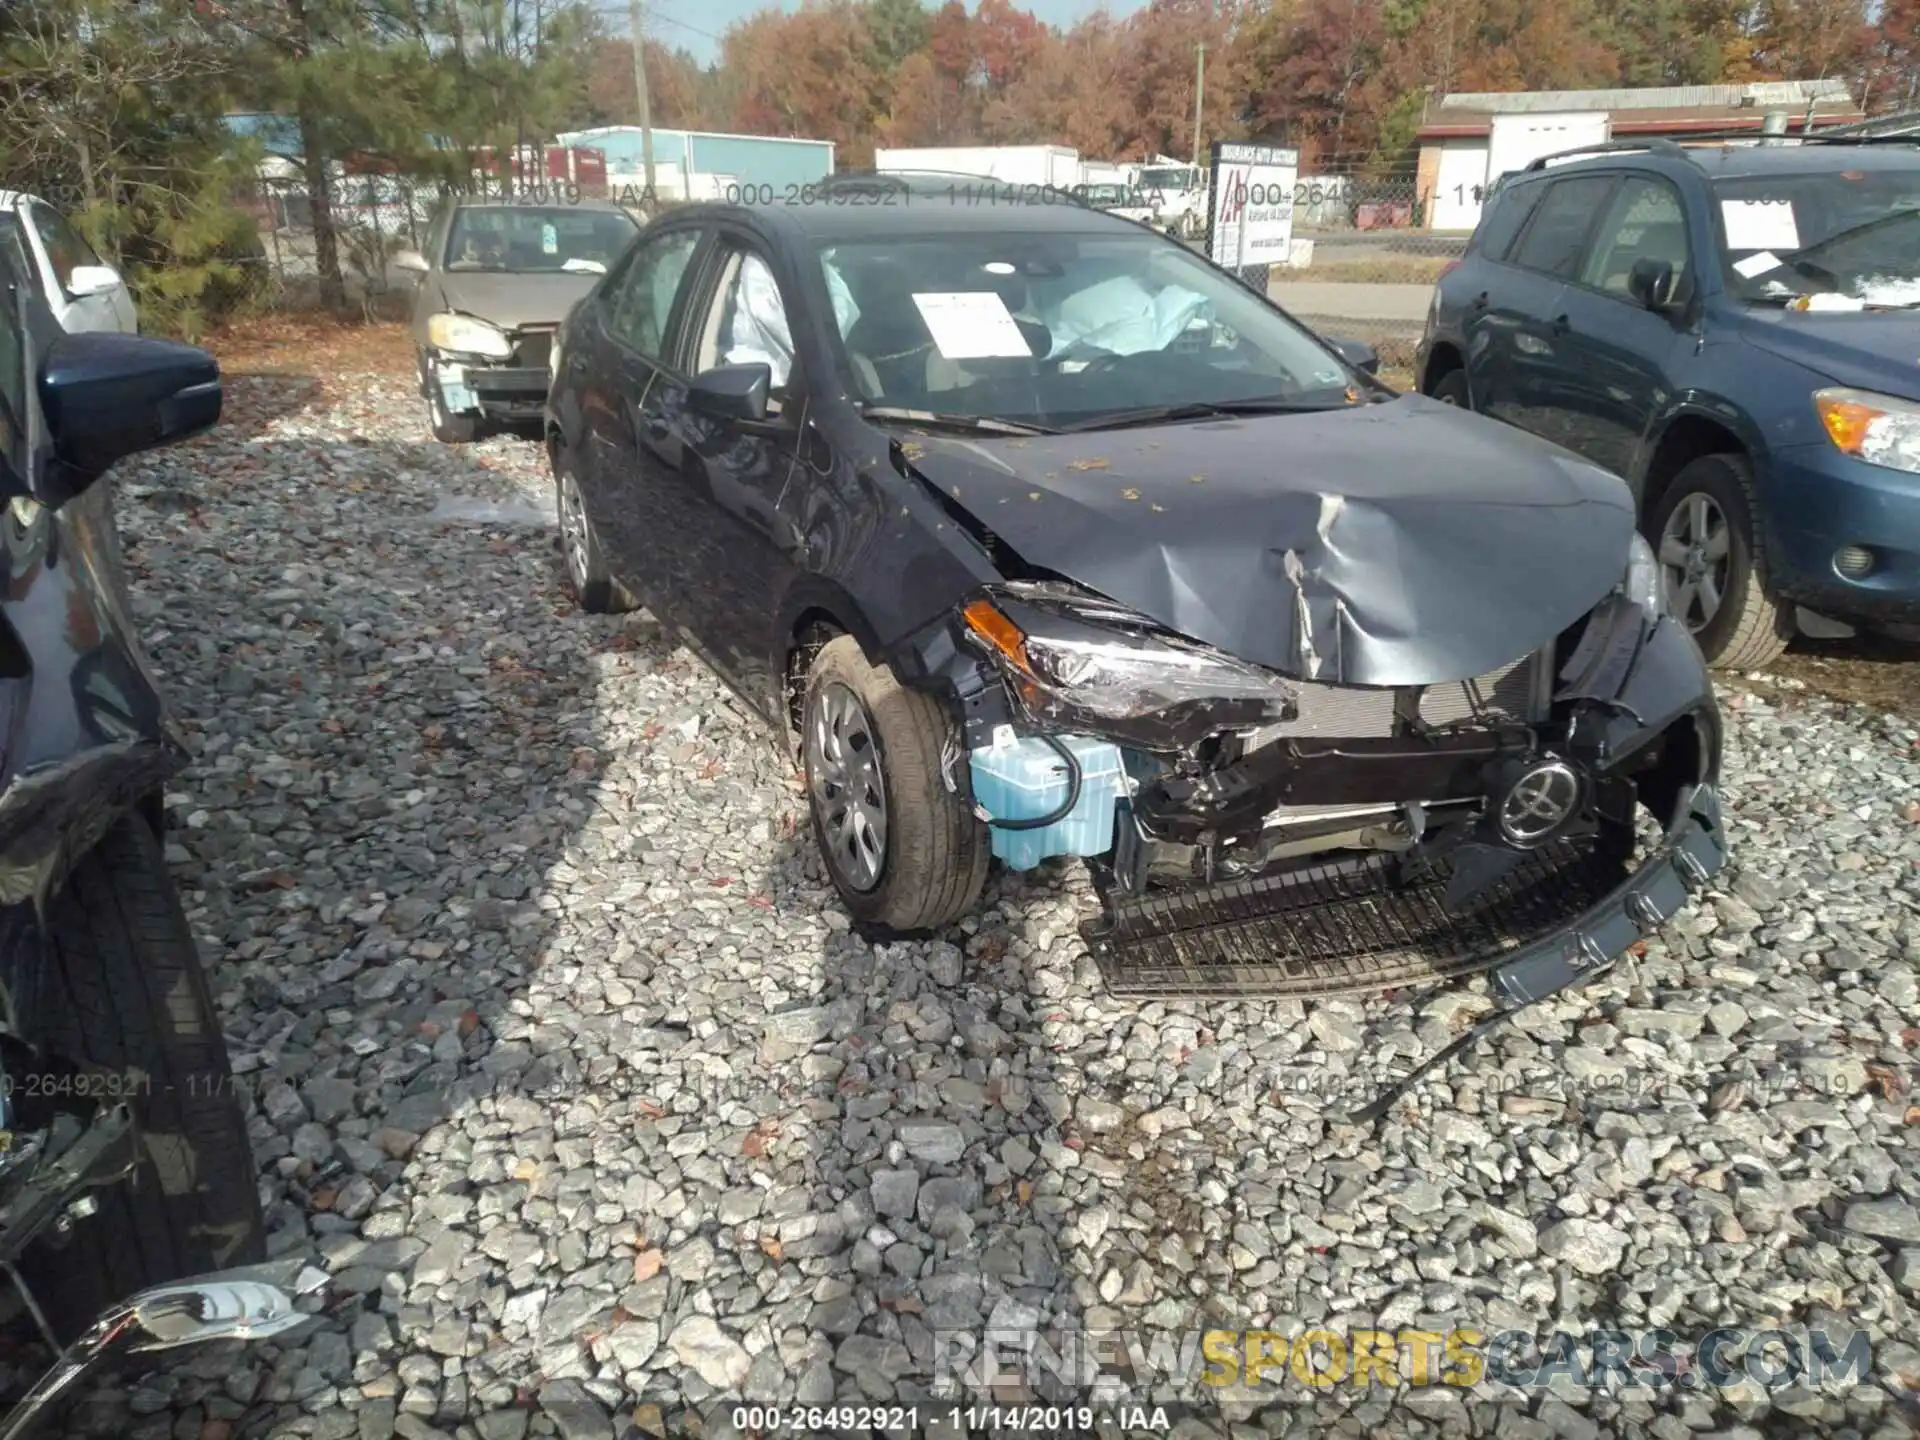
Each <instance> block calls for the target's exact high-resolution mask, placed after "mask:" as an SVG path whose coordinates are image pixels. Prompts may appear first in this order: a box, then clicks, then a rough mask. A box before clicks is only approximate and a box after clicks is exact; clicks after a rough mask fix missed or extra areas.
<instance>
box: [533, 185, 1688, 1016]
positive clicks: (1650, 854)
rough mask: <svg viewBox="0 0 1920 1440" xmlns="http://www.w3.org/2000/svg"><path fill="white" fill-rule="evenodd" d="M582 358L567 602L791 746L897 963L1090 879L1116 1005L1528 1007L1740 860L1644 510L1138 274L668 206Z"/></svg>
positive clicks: (835, 855)
mask: <svg viewBox="0 0 1920 1440" xmlns="http://www.w3.org/2000/svg"><path fill="white" fill-rule="evenodd" d="M852 194H853V195H854V196H868V197H872V196H875V195H879V196H880V199H884V198H885V196H884V194H882V193H881V188H880V187H875V186H869V187H867V188H866V189H863V190H856V191H853V192H852ZM564 350H565V356H566V358H565V362H564V364H563V366H562V368H561V370H560V372H559V373H558V374H557V375H556V376H555V380H554V390H553V398H552V402H551V415H550V422H549V434H548V441H549V445H550V449H551V456H552V463H553V471H554V476H555V482H556V489H557V493H558V503H559V510H560V519H561V530H562V537H563V547H564V551H565V556H566V567H567V571H568V575H569V578H570V581H571V584H572V587H573V588H574V590H575V591H576V592H577V593H578V595H579V597H580V599H581V601H582V602H583V603H584V605H585V606H586V608H588V609H590V610H606V609H615V608H621V607H623V606H626V605H630V604H634V603H644V604H645V605H646V606H647V607H648V608H649V609H650V610H652V612H653V613H654V614H655V616H656V617H657V618H658V619H660V620H661V621H662V622H663V623H665V624H667V625H669V626H671V627H673V628H675V629H676V630H677V631H678V632H679V633H680V634H682V635H684V636H685V637H686V638H687V639H688V640H689V641H690V643H691V644H692V645H694V646H695V647H696V648H697V649H698V650H699V652H700V653H701V654H703V655H704V656H705V657H706V658H707V660H708V661H709V662H710V663H711V664H712V665H713V666H714V668H715V669H716V670H717V671H718V672H719V673H720V674H721V675H722V676H723V677H724V678H725V679H726V680H727V681H728V682H729V683H730V684H731V685H732V686H733V687H734V688H735V689H736V690H737V691H738V692H739V693H740V695H741V696H743V697H744V698H745V699H746V701H747V702H748V703H749V704H751V705H752V706H754V707H755V708H756V709H757V710H759V711H760V713H762V714H763V715H764V716H765V717H766V718H767V719H768V720H769V721H770V722H771V723H772V724H773V725H774V726H775V727H777V728H779V729H781V730H783V731H784V733H785V735H786V737H787V738H788V740H789V741H790V743H791V744H792V745H793V747H794V748H795V750H797V752H798V756H799V759H800V762H801V764H802V766H803V768H804V771H805V777H806V788H807V794H808V798H809V803H810V805H811V810H812V819H813V828H814V832H815V835H816V838H817V840H818V843H819V847H820V850H821V852H822V853H823V855H824V856H825V859H826V864H827V868H828V870H829V872H830V874H831V877H832V881H833V883H834V885H835V886H836V887H837V889H838V891H839V893H840V895H841V897H842V898H843V900H844V901H845V903H846V905H847V907H848V909H849V910H850V911H851V912H852V914H853V915H854V916H855V917H856V919H857V920H858V921H859V922H860V923H861V924H862V925H864V926H866V927H869V928H870V929H871V930H872V931H874V932H876V933H889V932H912V931H920V930H925V929H928V928H930V927H936V926H940V925H943V924H945V923H947V922H949V921H952V920H954V919H955V918H957V917H959V916H961V915H963V914H964V913H965V912H966V911H967V909H968V907H969V906H971V905H972V904H973V903H974V901H975V899H976V897H977V896H978V894H979V892H980V889H981V886H982V883H983V880H984V877H985V875H986V871H987V866H988V861H989V858H990V857H998V858H999V859H1001V860H1002V861H1004V862H1005V863H1006V864H1008V865H1011V866H1014V867H1017V868H1026V867H1029V866H1032V865H1034V864H1037V863H1039V862H1040V861H1042V860H1044V859H1046V858H1048V857H1051V856H1055V855H1063V854H1076V855H1081V856H1084V857H1087V858H1088V859H1089V860H1090V861H1091V862H1092V864H1093V868H1094V875H1095V879H1096V881H1097V882H1098V888H1099V890H1100V893H1101V897H1102V914H1101V916H1100V918H1099V919H1098V920H1096V921H1093V922H1091V925H1090V929H1089V932H1088V934H1089V938H1090V941H1091V943H1092V946H1093V949H1094V953H1095V954H1096V956H1097V957H1098V958H1099V960H1100V963H1101V965H1102V968H1103V971H1104V972H1105V974H1106V977H1107V980H1108V983H1109V985H1110V986H1111V987H1112V988H1113V989H1114V990H1116V991H1119V992H1124V993H1141V994H1144V993H1167V992H1186V991H1209V990H1211V991H1216V992H1219V991H1228V992H1241V993H1246V992H1252V993H1266V994H1277V995H1303V994H1323V993H1327V992H1330V991H1338V990H1353V989H1381V988H1386V987H1388V986H1392V985H1398V984H1404V983H1412V982H1418V981H1423V980H1431V979H1435V978H1437V977H1441V976H1447V975H1454V974H1459V973H1463V972H1465V971H1469V970H1473V969H1477V968H1483V967H1486V966H1496V967H1498V968H1497V971H1496V976H1495V980H1496V985H1497V988H1498V991H1499V993H1500V994H1501V995H1502V996H1503V997H1505V998H1506V999H1507V1000H1508V1001H1509V1002H1511V1003H1516V1004H1517V1003H1521V1002H1522V1001H1525V1000H1527V999H1531V998H1535V997H1537V996H1539V995H1541V994H1545V993H1549V992H1551V991H1552V990H1555V989H1558V988H1560V987H1562V986H1564V985H1566V984H1569V983H1572V982H1573V981H1575V980H1576V979H1578V978H1580V977H1582V976H1584V975H1588V974H1591V973H1594V972H1595V971H1596V970H1598V969H1600V968H1603V967H1604V966H1605V965H1606V963H1607V962H1608V961H1610V960H1611V959H1612V958H1613V957H1614V956H1616V955H1618V954H1619V953H1620V952H1621V951H1623V950H1624V949H1626V948H1627V947H1628V946H1629V945H1630V944H1632V943H1633V942H1634V941H1635V940H1637V939H1638V937H1639V936H1640V935H1641V934H1642V933H1643V932H1644V931H1648V930H1651V929H1653V928H1654V927H1657V926H1658V925H1659V924H1660V923H1661V921H1662V920H1663V919H1664V917H1666V916H1667V915H1670V914H1671V913H1673V911H1674V910H1675V909H1676V908H1677V907H1678V906H1679V905H1680V904H1681V902H1682V900H1683V898H1684V894H1685V888H1686V886H1687V885H1689V884H1697V883H1699V882H1701V881H1703V880H1704V879H1705V877H1706V876H1707V875H1708V874H1709V873H1711V872H1712V871H1713V870H1714V869H1716V868H1717V867H1718V866H1719V864H1720V862H1721V856H1722V849H1721V847H1722V842H1723V837H1722V834H1721V827H1720V822H1719V819H1718V813H1717V809H1716V802H1715V786H1716V783H1717V777H1718V767H1719V757H1720V724H1719V718H1718V712H1717V710H1716V708H1715V704H1714V699H1713V693H1712V689H1711V687H1710V686H1709V684H1708V681H1707V674H1706V670H1705V667H1704V666H1703V664H1702V663H1701V659H1700V655H1699V651H1698V649H1697V648H1696V647H1695V645H1694V643H1693V641H1692V640H1691V639H1690V638H1689V637H1688V635H1687V633H1686V631H1685V629H1684V627H1682V626H1681V625H1679V624H1677V623H1676V622H1674V621H1673V620H1672V619H1671V618H1669V617H1668V616H1667V615H1666V614H1665V612H1664V609H1663V607H1662V603H1661V596H1660V590H1659V587H1658V584H1657V580H1656V574H1655V569H1654V565H1653V562H1652V559H1651V557H1650V555H1649V554H1648V553H1647V550H1646V547H1645V545H1644V543H1643V542H1641V541H1640V540H1639V539H1638V538H1637V537H1636V536H1635V533H1634V524H1633V506H1632V501H1631V497H1630V496H1629V495H1628V493H1627V490H1626V487H1625V486H1624V485H1623V484H1622V483H1621V482H1620V481H1619V480H1618V479H1617V478H1616V477H1614V476H1612V475H1609V474H1607V473H1606V472H1605V471H1603V470H1601V469H1600V468H1598V467H1597V466H1595V465H1593V464H1591V463H1589V462H1587V461H1584V460H1581V459H1579V458H1578V457H1576V456H1573V455H1570V454H1568V453H1567V452H1565V451H1563V450H1560V449H1558V448H1556V447H1554V446H1551V445H1548V444H1545V443H1544V442H1541V441H1538V440H1533V439H1531V438H1528V437H1526V436H1524V435H1521V434H1520V433H1519V432H1517V431H1514V430H1512V429H1509V428H1507V427H1503V426H1499V425H1495V424H1493V423H1491V422H1489V421H1486V420H1484V419H1482V418H1480V417H1478V416H1474V415H1470V414H1466V413H1464V412H1462V411H1460V410H1458V409H1454V408H1450V407H1448V406H1444V405H1441V404H1438V403H1436V402H1434V401H1433V400H1430V399H1426V398H1423V397H1420V396H1399V395H1395V394H1394V393H1393V392H1391V391H1390V390H1388V389H1386V388H1385V387H1384V386H1381V385H1379V384H1378V383H1377V382H1376V381H1374V380H1373V379H1372V378H1371V377H1370V376H1369V375H1368V374H1366V373H1364V371H1363V370H1362V369H1360V368H1357V367H1356V366H1354V365H1352V364H1350V363H1349V362H1348V361H1347V360H1345V359H1344V358H1343V357H1342V352H1341V351H1340V350H1339V349H1337V348H1335V347H1334V346H1333V345H1331V344H1329V343H1327V342H1323V341H1321V340H1320V339H1318V338H1317V337H1316V336H1314V335H1313V334H1312V333H1310V332H1309V331H1307V330H1305V329H1303V328H1302V327H1300V326H1299V325H1297V324H1295V323H1294V322H1293V321H1292V320H1290V319H1289V318H1288V317H1287V316H1285V315H1284V314H1283V313H1281V312H1280V311H1279V310H1277V309H1276V308H1274V307H1273V306H1272V305H1271V304H1270V303H1268V302H1267V301H1266V300H1265V299H1264V298H1263V297H1260V296H1257V295H1256V294H1255V293H1253V292H1252V291H1251V290H1249V289H1248V288H1246V287H1245V286H1243V285H1241V284H1239V283H1238V282H1237V281H1235V280H1234V279H1232V278H1231V277H1229V276H1227V275H1225V274H1223V273H1222V272H1220V271H1219V270H1216V269H1214V268H1213V267H1211V266H1209V265H1208V264H1206V262H1205V261H1203V260H1201V259H1200V258H1199V257H1197V256H1195V255H1194V254H1193V253H1192V252H1191V251H1190V250H1189V249H1188V248H1187V247H1185V246H1182V245H1180V244H1177V243H1175V242H1173V241H1171V240H1169V239H1167V238H1166V237H1164V236H1161V235H1157V234H1155V233H1153V232H1151V231H1148V230H1145V229H1143V228H1142V227H1140V226H1138V225H1134V224H1131V223H1129V222H1127V221H1124V220H1118V219H1114V218H1113V217H1110V216H1107V215H1103V214H1101V213H1100V212H1098V211H1096V210H1092V209H1088V208H1085V207H1079V206H1073V205H1061V204H1037V203H1036V204H1016V203H1005V204H1001V205H998V206H992V207H988V206H974V205H969V204H967V203H966V202H965V201H964V199H962V200H959V201H955V202H947V201H944V200H943V199H942V198H941V197H940V195H939V194H938V193H937V191H934V190H930V189H927V188H924V187H923V188H921V189H918V190H909V189H907V188H906V187H901V189H900V191H899V193H898V194H896V195H894V196H893V203H880V200H874V202H873V203H858V204H856V203H852V201H851V198H850V199H849V203H847V204H844V205H840V204H820V205H817V206H810V207H806V208H794V209H781V208H767V209H742V208H729V207H723V206H696V207H690V208H688V209H685V210H683V211H679V212H676V213H675V214H674V215H673V216H672V217H671V218H668V219H663V220H662V221H660V222H659V223H657V224H655V225H654V226H652V227H650V228H649V229H648V230H647V231H645V232H643V235H642V238H641V240H640V241H639V242H638V243H637V244H636V245H635V247H634V249H633V250H632V251H631V252H629V254H628V255H627V257H626V259H625V260H624V261H623V263H622V264H621V265H620V266H618V267H617V268H616V269H615V270H614V271H613V272H612V273H610V274H609V275H608V276H607V278H606V279H605V281H603V282H602V283H601V284H600V285H599V286H598V287H597V288H596V290H595V292H594V293H593V295H591V296H590V297H589V298H588V299H587V300H586V301H584V302H583V303H582V304H581V306H580V308H579V309H578V310H576V311H575V312H574V314H573V316H572V318H571V319H570V320H569V321H568V324H567V328H566V334H565V347H564ZM1643 819H1644V820H1648V821H1649V825H1642V824H1641V823H1640V822H1641V821H1642V820H1643Z"/></svg>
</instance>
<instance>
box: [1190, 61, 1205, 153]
mask: <svg viewBox="0 0 1920 1440" xmlns="http://www.w3.org/2000/svg"><path fill="white" fill-rule="evenodd" d="M1206 95H1207V42H1206V41H1204V40H1202V41H1201V42H1200V49H1199V51H1198V52H1197V53H1196V54H1195V55H1194V57H1193V163H1194V164H1195V165H1198V164H1199V163H1200V116H1201V113H1202V107H1203V105H1204V103H1205V100H1206Z"/></svg>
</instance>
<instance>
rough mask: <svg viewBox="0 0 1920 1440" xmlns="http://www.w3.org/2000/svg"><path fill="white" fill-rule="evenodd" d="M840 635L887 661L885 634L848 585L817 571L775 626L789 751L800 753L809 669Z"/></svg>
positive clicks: (776, 669)
mask: <svg viewBox="0 0 1920 1440" xmlns="http://www.w3.org/2000/svg"><path fill="white" fill-rule="evenodd" d="M840 635H851V636H853V638H854V640H855V641H857V642H858V644H859V646H860V649H861V652H862V653H863V654H864V655H865V656H866V657H867V661H868V663H869V664H875V665H877V664H879V663H881V651H882V647H881V644H880V637H879V635H878V634H877V633H876V632H875V631H874V628H873V626H872V625H871V624H869V623H868V621H867V618H866V616H865V615H864V614H862V613H861V610H860V607H859V606H858V605H857V604H855V603H854V600H853V597H852V596H851V595H849V594H848V593H847V592H846V590H845V589H843V588H842V587H841V586H839V585H837V584H835V583H834V582H833V581H831V580H828V579H826V578H824V577H822V576H817V575H810V576H807V577H805V578H803V579H802V580H800V581H799V582H798V583H796V584H795V585H794V587H793V589H792V590H790V591H789V592H788V594H787V596H786V599H785V600H784V602H783V603H782V605H781V607H780V613H779V619H778V621H777V622H776V624H775V627H774V643H775V646H776V650H775V653H774V656H773V674H774V675H775V677H776V678H777V679H778V681H779V685H780V693H779V695H778V696H777V697H776V698H777V701H778V706H777V708H778V711H779V715H780V728H781V738H782V741H783V742H784V744H785V746H786V750H787V753H788V754H789V755H798V754H799V745H800V707H801V705H802V704H803V703H804V699H805V694H806V683H807V671H808V670H809V669H810V668H811V666H812V664H813V657H814V656H815V655H816V654H818V653H819V651H820V647H821V646H822V645H824V644H826V643H827V641H829V640H831V639H833V638H835V637H836V636H840Z"/></svg>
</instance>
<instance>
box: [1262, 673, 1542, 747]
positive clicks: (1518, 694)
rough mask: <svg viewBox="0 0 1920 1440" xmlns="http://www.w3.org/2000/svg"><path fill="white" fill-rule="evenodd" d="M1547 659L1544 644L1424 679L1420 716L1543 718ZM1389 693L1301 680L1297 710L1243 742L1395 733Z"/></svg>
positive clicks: (1437, 721)
mask: <svg viewBox="0 0 1920 1440" xmlns="http://www.w3.org/2000/svg"><path fill="white" fill-rule="evenodd" d="M1549 665H1550V661H1549V660H1548V656H1547V652H1546V651H1544V650H1543V651H1540V652H1538V653H1536V654H1533V655H1527V656H1523V657H1522V658H1520V659H1518V660H1515V661H1513V662H1512V663H1511V664H1508V665H1502V666H1501V667H1500V668H1499V669H1498V670H1490V671H1488V672H1487V673H1486V674H1485V675H1481V676H1478V677H1476V678H1475V679H1473V680H1466V681H1460V680H1456V681H1451V682H1449V683H1447V684H1444V685H1429V686H1427V687H1426V689H1425V690H1424V691H1423V692H1422V693H1421V696H1420V718H1421V719H1422V720H1423V721H1425V722H1426V723H1427V724H1429V725H1450V724H1454V723H1456V722H1459V721H1463V720H1473V719H1475V718H1476V717H1478V718H1483V719H1486V720H1489V721H1496V722H1501V723H1508V724H1513V723H1519V724H1527V723H1532V722H1537V721H1539V720H1542V719H1544V718H1545V710H1546V700H1547V694H1546V690H1545V688H1544V687H1545V682H1546V681H1547V680H1548V679H1549V678H1550V674H1549ZM1394 695H1395V692H1394V691H1393V690H1391V689H1372V688H1363V687H1360V686H1354V685H1318V684H1303V685H1301V687H1300V714H1299V716H1298V717H1297V718H1295V719H1292V720H1288V721H1285V722H1283V723H1281V724H1278V725H1268V726H1263V727H1262V728H1261V729H1259V730H1257V731H1255V732H1254V734H1253V736H1252V737H1251V738H1250V739H1249V740H1248V743H1247V747H1246V748H1247V749H1249V750H1257V749H1258V748H1259V747H1260V746H1262V745H1266V744H1270V743H1272V742H1273V741H1275V740H1280V739H1287V738H1291V737H1294V736H1314V737H1318V738H1324V739H1329V740H1368V739H1375V738H1384V737H1386V736H1390V735H1392V734H1393V733H1394Z"/></svg>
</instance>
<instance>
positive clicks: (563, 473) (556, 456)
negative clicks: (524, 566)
mask: <svg viewBox="0 0 1920 1440" xmlns="http://www.w3.org/2000/svg"><path fill="white" fill-rule="evenodd" d="M570 502H571V504H572V505H573V506H574V507H576V508H575V509H574V513H573V514H572V515H571V516H570V515H569V513H568V511H569V504H570ZM553 506H554V513H555V516H556V518H557V519H558V522H559V526H560V573H561V574H562V575H563V576H565V577H566V582H567V593H568V594H570V595H572V596H573V598H574V600H575V601H577V602H578V603H579V606H580V608H581V609H582V610H585V611H586V612H587V613H588V614H589V615H618V614H620V613H622V612H623V611H627V610H632V609H634V608H636V607H635V606H634V603H633V597H632V596H630V595H629V594H628V593H627V591H626V589H625V588H624V587H623V586H622V585H621V584H620V583H619V582H618V581H617V580H615V579H614V578H613V576H612V574H611V573H609V571H608V570H607V560H606V555H605V553H604V552H603V551H602V550H601V549H600V540H599V537H598V536H596V535H595V534H594V533H593V522H592V521H591V520H589V519H588V518H587V510H586V505H585V502H584V501H583V500H582V499H581V497H580V487H579V482H578V481H577V480H576V479H575V477H574V474H573V465H572V462H571V461H569V460H568V459H567V454H566V451H564V450H556V451H554V453H553ZM575 526H577V527H578V529H577V531H576V529H575V528H574V527H575Z"/></svg>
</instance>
